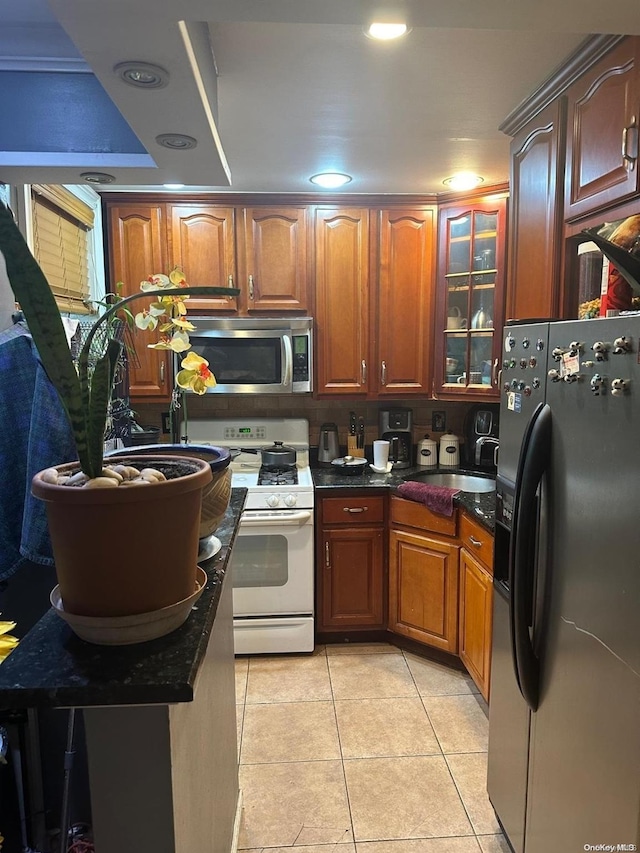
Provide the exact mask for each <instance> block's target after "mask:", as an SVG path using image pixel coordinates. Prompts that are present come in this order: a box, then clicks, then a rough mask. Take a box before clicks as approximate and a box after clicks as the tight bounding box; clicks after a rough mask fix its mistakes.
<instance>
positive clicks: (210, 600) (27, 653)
mask: <svg viewBox="0 0 640 853" xmlns="http://www.w3.org/2000/svg"><path fill="white" fill-rule="evenodd" d="M245 498H246V489H233V490H232V494H231V501H230V504H229V507H228V509H227V512H226V514H225V516H224V518H223V520H222V523H221V524H220V526H219V527H218V529H217V530H216V536H217V538H218V539H219V540H220V541H221V542H222V549H221V550H220V552H219V553H218V554H216V555H215V556H214V557H212V558H211V559H210V560H207V561H206V562H203V563H202V564H201V565H202V568H203V569H205V571H206V572H207V575H208V578H209V580H208V582H207V585H206V587H205V591H204V593H203V594H202V596H201V597H200V598H199V600H198V603H197V604H196V606H195V608H194V609H193V612H192V613H191V614H190V616H189V618H188V619H187V621H186V622H185V623H184V625H182V626H181V627H180V628H178V629H177V630H176V631H173V632H172V633H171V634H168V635H167V636H165V637H160V638H159V639H157V640H150V641H149V642H146V643H139V644H136V645H132V646H96V645H92V644H91V643H86V642H84V641H83V640H80V639H79V638H78V637H76V635H75V634H74V633H73V632H72V631H71V629H70V628H69V626H68V625H67V623H66V622H64V621H63V620H62V619H60V618H59V617H58V616H57V615H56V613H55V611H54V610H53V609H51V610H49V611H48V612H47V613H46V614H45V616H44V617H43V618H42V619H41V620H40V621H39V622H38V623H37V624H36V625H35V626H34V627H33V628H32V629H31V631H29V633H28V634H27V635H26V636H25V637H24V639H23V640H21V641H20V644H19V645H18V647H17V648H16V649H15V651H13V652H12V653H11V654H10V655H9V657H8V658H7V659H6V660H5V662H4V663H3V664H2V665H1V666H0V708H33V707H71V706H73V707H89V706H96V705H146V704H169V703H173V702H190V701H192V700H193V695H194V684H195V680H196V676H197V674H198V668H199V666H200V663H201V662H202V659H203V657H204V653H205V651H206V648H207V643H208V641H209V635H210V633H211V630H212V627H213V624H214V621H215V618H216V612H217V608H218V602H219V600H220V594H221V590H222V583H223V580H224V578H225V572H226V569H227V565H228V560H229V554H230V550H231V545H232V544H233V541H234V539H235V535H236V531H237V528H238V521H239V519H240V513H241V511H242V508H243V506H244V502H245Z"/></svg>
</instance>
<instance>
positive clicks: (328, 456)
mask: <svg viewBox="0 0 640 853" xmlns="http://www.w3.org/2000/svg"><path fill="white" fill-rule="evenodd" d="M339 456H340V442H339V441H338V427H337V425H336V424H333V423H326V424H322V426H321V427H320V436H319V438H318V464H319V465H330V464H331V461H332V460H333V459H337V458H338V457H339Z"/></svg>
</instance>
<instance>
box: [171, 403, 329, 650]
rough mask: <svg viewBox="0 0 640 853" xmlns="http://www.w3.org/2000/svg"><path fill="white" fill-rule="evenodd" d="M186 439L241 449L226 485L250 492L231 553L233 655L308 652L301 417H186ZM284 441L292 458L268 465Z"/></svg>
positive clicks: (307, 516)
mask: <svg viewBox="0 0 640 853" xmlns="http://www.w3.org/2000/svg"><path fill="white" fill-rule="evenodd" d="M188 431H189V436H188V437H189V441H192V442H194V443H197V444H213V445H216V446H219V447H226V448H229V449H231V450H236V451H239V452H238V454H237V455H236V456H235V458H234V459H233V460H232V462H231V484H232V486H234V487H244V488H246V489H247V490H248V492H247V500H246V503H245V508H244V511H243V513H242V516H241V519H240V527H239V529H238V535H237V538H236V541H235V545H234V548H233V553H232V557H231V572H232V581H233V616H234V618H233V625H234V640H235V651H236V654H261V653H265V654H273V653H275V652H311V651H313V645H314V642H313V641H314V631H313V610H314V606H313V605H314V601H313V599H314V591H313V590H314V584H313V566H314V537H313V480H312V477H311V469H310V468H309V423H308V421H306V420H304V419H300V418H260V417H256V418H234V419H225V420H213V419H211V420H208V419H207V420H190V421H189V426H188ZM276 441H278V442H282V443H283V444H284V445H285V446H286V447H290V448H292V449H294V450H295V451H296V461H295V464H291V465H285V466H281V467H278V468H270V469H269V470H265V469H264V468H263V467H262V464H261V463H262V454H261V451H262V450H263V449H267V450H268V449H270V447H271V446H273V444H274V442H276Z"/></svg>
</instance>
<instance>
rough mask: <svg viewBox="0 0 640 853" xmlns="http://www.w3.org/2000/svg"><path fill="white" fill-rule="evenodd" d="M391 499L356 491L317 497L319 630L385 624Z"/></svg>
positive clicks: (375, 627) (348, 629)
mask: <svg viewBox="0 0 640 853" xmlns="http://www.w3.org/2000/svg"><path fill="white" fill-rule="evenodd" d="M384 507H385V498H384V497H383V496H374V495H371V494H370V493H369V494H364V493H361V494H360V495H354V494H353V493H352V490H350V493H349V495H347V496H345V497H329V498H322V499H320V500H319V501H318V502H317V510H318V519H317V521H318V526H317V536H316V543H317V559H316V566H317V572H316V574H317V577H316V589H317V608H316V609H317V615H316V631H317V632H318V633H321V634H322V633H336V632H341V631H347V632H349V631H362V630H376V629H383V628H384V627H385V602H386V596H385V587H386V572H385V559H384V557H385V547H384V545H385V531H384V522H385V509H384Z"/></svg>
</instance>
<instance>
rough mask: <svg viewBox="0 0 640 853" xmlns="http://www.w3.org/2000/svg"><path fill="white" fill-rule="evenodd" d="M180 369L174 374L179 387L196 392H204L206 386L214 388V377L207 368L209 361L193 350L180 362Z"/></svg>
mask: <svg viewBox="0 0 640 853" xmlns="http://www.w3.org/2000/svg"><path fill="white" fill-rule="evenodd" d="M181 366H182V368H183V369H182V370H180V371H179V373H178V375H177V376H176V382H177V384H178V385H179V386H180V388H187V389H188V388H191V390H192V391H195V393H196V394H204V393H205V392H206V390H207V388H215V386H216V385H217V382H216V378H215V376H214V375H213V373H212V372H211V371H210V370H209V362H208V361H207V360H206V359H204V358H202V357H201V356H199V355H196V353H195V352H190V353H189V354H188V355H187V356H185V358H183V359H182V362H181Z"/></svg>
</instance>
